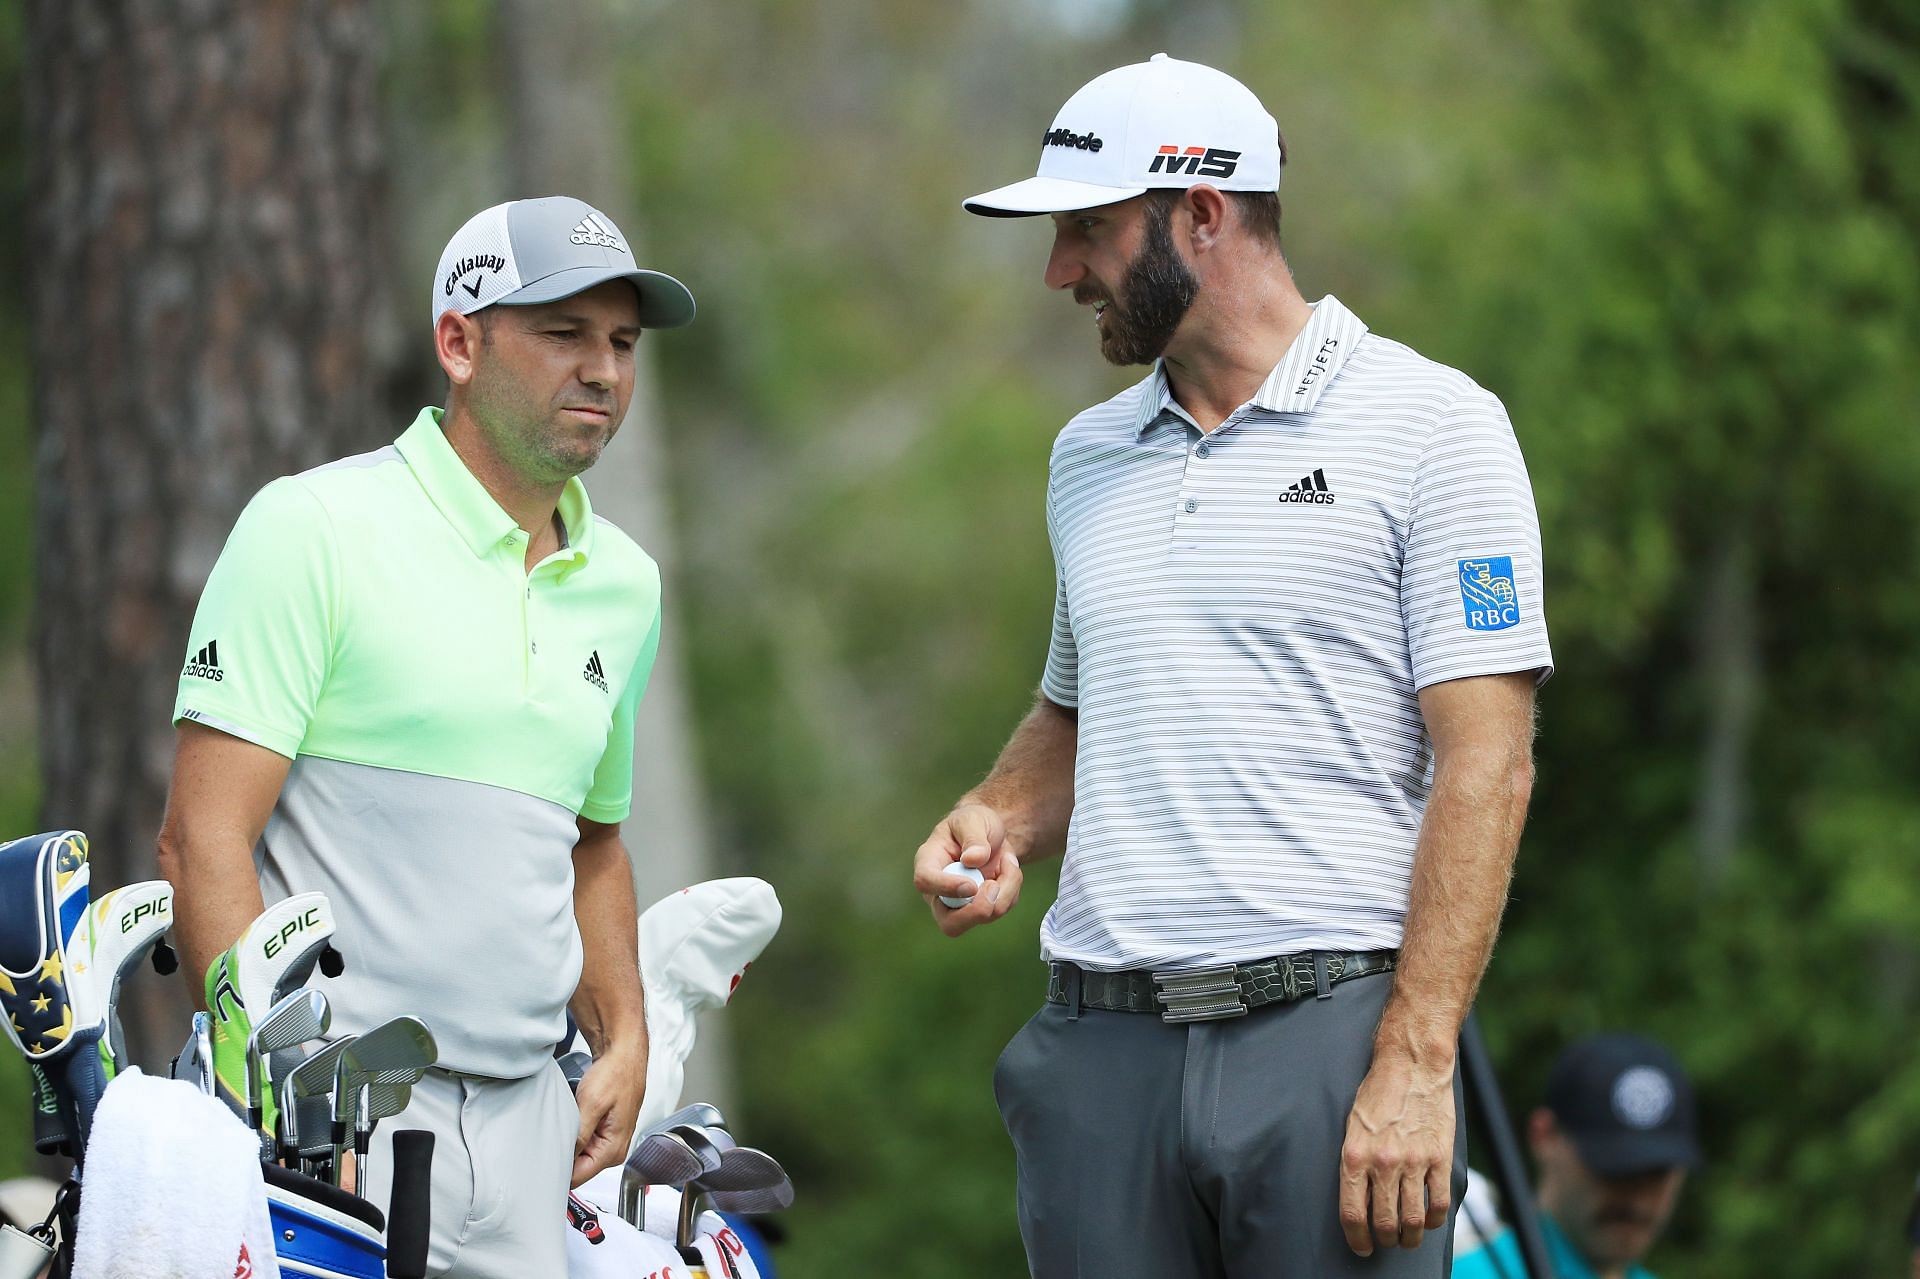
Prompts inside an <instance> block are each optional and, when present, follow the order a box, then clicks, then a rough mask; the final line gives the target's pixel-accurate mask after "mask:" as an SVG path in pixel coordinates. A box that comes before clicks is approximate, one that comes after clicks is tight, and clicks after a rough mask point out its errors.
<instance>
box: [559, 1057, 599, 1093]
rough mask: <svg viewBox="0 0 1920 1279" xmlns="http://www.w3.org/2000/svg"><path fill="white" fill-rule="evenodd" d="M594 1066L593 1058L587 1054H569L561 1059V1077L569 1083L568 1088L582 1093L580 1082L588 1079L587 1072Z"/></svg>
mask: <svg viewBox="0 0 1920 1279" xmlns="http://www.w3.org/2000/svg"><path fill="white" fill-rule="evenodd" d="M592 1065H593V1057H592V1056H591V1055H590V1054H587V1053H568V1054H567V1055H566V1056H564V1057H562V1058H560V1077H561V1078H562V1079H565V1080H566V1081H567V1087H568V1088H570V1089H572V1090H573V1091H574V1092H579V1091H580V1081H581V1080H582V1079H585V1078H586V1077H587V1070H588V1069H589V1068H590V1067H591V1066H592Z"/></svg>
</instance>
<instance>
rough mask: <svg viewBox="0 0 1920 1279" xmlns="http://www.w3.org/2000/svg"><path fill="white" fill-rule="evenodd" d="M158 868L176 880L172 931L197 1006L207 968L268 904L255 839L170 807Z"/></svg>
mask: <svg viewBox="0 0 1920 1279" xmlns="http://www.w3.org/2000/svg"><path fill="white" fill-rule="evenodd" d="M159 863H160V874H161V877H162V878H164V879H165V880H166V881H167V882H168V883H170V884H172V885H173V933H174V939H175V941H176V942H177V943H178V945H179V947H180V952H181V955H182V957H183V959H184V961H185V963H184V970H185V971H184V976H185V977H186V980H187V987H188V989H189V991H190V993H191V997H192V999H193V1006H194V1007H195V1008H197V1009H204V1008H205V1007H206V977H207V969H208V968H209V967H211V966H212V965H213V961H214V960H216V959H218V958H219V957H220V955H221V953H222V952H224V951H225V950H226V949H227V947H229V946H231V945H233V943H234V942H235V941H237V940H238V939H239V937H240V934H241V933H243V932H245V931H246V928H247V925H248V924H250V923H252V922H253V920H254V918H255V917H256V916H258V915H259V914H260V912H261V911H263V910H265V909H266V902H265V899H264V898H262V896H261V894H260V881H259V878H258V877H257V875H256V874H255V872H254V868H253V841H252V840H251V839H249V838H248V837H247V836H246V835H245V833H243V832H240V831H236V830H221V829H211V830H202V829H194V828H193V824H191V823H188V822H185V821H182V820H180V819H179V818H178V817H177V816H176V815H175V813H174V811H173V810H171V809H170V810H169V812H168V815H167V820H166V824H165V825H164V826H163V827H162V829H161V832H160V840H159Z"/></svg>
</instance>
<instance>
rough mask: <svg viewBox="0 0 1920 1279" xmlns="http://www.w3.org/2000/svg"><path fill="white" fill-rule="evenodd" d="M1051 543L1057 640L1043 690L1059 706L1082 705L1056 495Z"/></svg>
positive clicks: (1049, 513)
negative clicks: (1055, 517)
mask: <svg viewBox="0 0 1920 1279" xmlns="http://www.w3.org/2000/svg"><path fill="white" fill-rule="evenodd" d="M1047 541H1048V543H1049V544H1050V545H1051V546H1052V547H1053V582H1054V588H1053V638H1052V639H1051V640H1050V641H1048V644H1047V666H1046V670H1045V671H1044V672H1043V673H1042V674H1041V676H1040V691H1041V693H1043V694H1045V696H1046V698H1047V700H1048V701H1050V702H1052V703H1053V704H1054V705H1056V706H1065V707H1067V708H1069V709H1072V708H1075V707H1078V706H1079V705H1080V649H1079V647H1078V645H1077V644H1076V643H1075V642H1074V638H1073V616H1072V614H1071V613H1070V612H1069V611H1068V609H1067V575H1066V572H1065V570H1064V569H1063V568H1062V567H1061V563H1062V561H1061V557H1060V538H1059V530H1058V528H1057V527H1056V526H1055V524H1054V519H1053V492H1052V487H1051V485H1049V487H1048V492H1047Z"/></svg>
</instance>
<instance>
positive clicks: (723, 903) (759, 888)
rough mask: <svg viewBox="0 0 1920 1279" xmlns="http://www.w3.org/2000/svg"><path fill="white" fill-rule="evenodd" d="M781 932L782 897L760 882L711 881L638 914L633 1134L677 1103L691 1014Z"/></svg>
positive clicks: (726, 989) (711, 1003)
mask: <svg viewBox="0 0 1920 1279" xmlns="http://www.w3.org/2000/svg"><path fill="white" fill-rule="evenodd" d="M779 931H780V899H779V898H778V897H777V896H775V895H774V891H773V885H771V884H769V883H767V881H766V880H764V879H754V878H752V877H750V876H742V877H740V878H736V879H711V880H708V881H706V882H705V883H701V884H695V885H693V886H692V887H691V888H683V889H681V890H680V891H679V892H677V893H675V894H673V895H672V896H671V897H664V898H662V899H661V900H659V901H657V902H655V903H654V904H653V905H652V906H650V907H648V908H647V912H646V913H645V914H644V915H642V916H641V917H640V980H641V984H642V985H643V986H644V987H645V990H646V997H647V1038H648V1041H649V1042H648V1056H647V1095H646V1097H645V1098H644V1099H643V1100H642V1101H641V1103H640V1119H639V1122H638V1124H636V1125H635V1128H634V1132H635V1139H636V1141H637V1140H638V1134H639V1133H641V1132H644V1131H645V1130H646V1128H647V1126H648V1125H649V1124H653V1123H656V1122H658V1121H659V1120H662V1119H665V1118H666V1117H667V1116H668V1115H670V1114H672V1113H673V1112H674V1110H675V1108H676V1107H678V1106H679V1104H680V1092H681V1088H682V1086H683V1085H684V1084H685V1081H686V1064H687V1054H688V1053H689V1052H691V1051H693V1041H694V1036H695V1034H696V1032H697V1030H698V1025H697V1021H696V1019H697V1018H698V1016H699V1014H700V1013H702V1012H705V1011H706V1010H708V1009H710V1008H719V1007H722V1006H723V1005H725V1004H726V1002H727V1000H728V999H729V998H730V997H731V996H732V995H733V990H734V987H736V986H738V985H739V984H740V979H741V978H742V977H743V976H745V975H746V971H747V965H749V964H751V963H752V962H753V961H754V960H755V959H757V958H759V956H760V952H761V951H763V950H765V949H766V947H767V943H768V942H770V941H772V940H773V935H774V934H775V933H777V932H779Z"/></svg>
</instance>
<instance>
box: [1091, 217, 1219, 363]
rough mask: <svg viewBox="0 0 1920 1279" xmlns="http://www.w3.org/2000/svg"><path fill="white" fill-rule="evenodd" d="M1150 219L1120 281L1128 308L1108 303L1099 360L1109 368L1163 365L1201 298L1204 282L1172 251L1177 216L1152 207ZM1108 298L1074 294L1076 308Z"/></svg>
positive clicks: (1099, 294) (1093, 293)
mask: <svg viewBox="0 0 1920 1279" xmlns="http://www.w3.org/2000/svg"><path fill="white" fill-rule="evenodd" d="M1146 216H1147V238H1146V242H1145V243H1144V244H1142V245H1141V246H1140V252H1138V253H1136V254H1135V255H1134V258H1133V261H1131V262H1129V263H1128V264H1127V273H1126V275H1125V276H1124V277H1123V278H1122V279H1121V281H1120V297H1123V298H1125V299H1126V304H1125V305H1124V306H1123V305H1121V303H1120V300H1119V298H1113V297H1108V298H1107V302H1108V306H1107V311H1106V315H1105V316H1104V317H1103V318H1104V323H1102V324H1101V326H1100V354H1101V355H1102V356H1103V357H1105V359H1106V361H1107V363H1109V364H1120V365H1126V364H1152V363H1153V362H1154V361H1155V360H1157V359H1159V358H1160V357H1161V356H1162V355H1164V354H1165V353H1166V350H1167V343H1169V342H1171V341H1172V340H1173V334H1174V330H1176V329H1178V328H1179V327H1180V321H1182V320H1184V319H1185V318H1186V317H1187V312H1188V310H1190V309H1191V308H1192V306H1193V302H1194V299H1195V298H1197V297H1199V296H1200V282H1199V281H1198V280H1196V279H1195V278H1194V275H1193V272H1192V271H1191V270H1189V269H1188V267H1187V264H1186V262H1185V261H1184V260H1183V259H1182V258H1181V257H1180V254H1179V253H1178V252H1177V251H1176V250H1175V249H1174V247H1173V230H1172V223H1173V212H1172V210H1171V209H1170V208H1168V207H1167V206H1165V205H1161V204H1158V203H1154V202H1151V201H1150V202H1149V203H1148V204H1147V215H1146ZM1103 296H1105V294H1104V293H1102V292H1098V291H1095V290H1092V289H1087V290H1084V291H1083V290H1079V289H1076V290H1075V291H1074V301H1076V302H1082V303H1086V302H1097V301H1100V300H1101V298H1102V297H1103Z"/></svg>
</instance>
